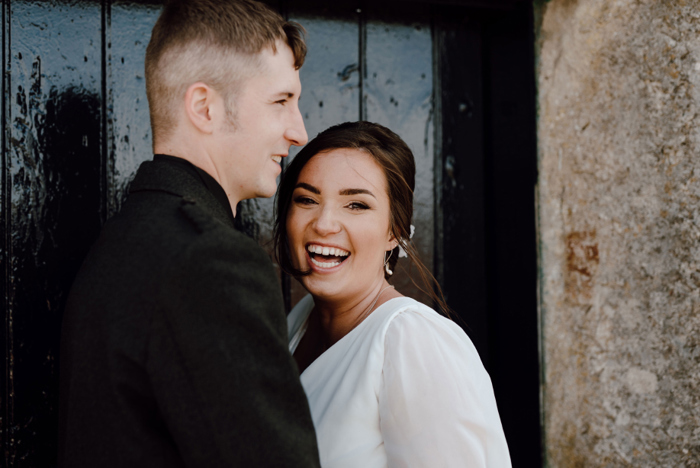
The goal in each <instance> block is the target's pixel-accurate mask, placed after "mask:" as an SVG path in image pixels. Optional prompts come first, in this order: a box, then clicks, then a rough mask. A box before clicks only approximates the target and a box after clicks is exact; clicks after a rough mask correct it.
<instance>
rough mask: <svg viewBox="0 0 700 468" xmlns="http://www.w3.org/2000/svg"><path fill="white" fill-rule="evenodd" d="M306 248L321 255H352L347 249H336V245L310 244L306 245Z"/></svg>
mask: <svg viewBox="0 0 700 468" xmlns="http://www.w3.org/2000/svg"><path fill="white" fill-rule="evenodd" d="M306 250H308V251H309V252H310V253H315V254H319V255H325V256H328V255H332V256H334V257H347V256H348V255H350V252H348V251H347V250H343V249H336V248H335V247H323V246H320V245H314V244H310V245H308V246H307V247H306Z"/></svg>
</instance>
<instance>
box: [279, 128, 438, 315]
mask: <svg viewBox="0 0 700 468" xmlns="http://www.w3.org/2000/svg"><path fill="white" fill-rule="evenodd" d="M343 148H349V149H357V150H360V151H364V152H366V153H368V154H370V155H371V156H372V157H373V158H374V160H375V161H376V162H377V164H379V166H380V167H381V168H382V170H383V171H384V174H385V176H386V181H387V191H388V195H389V213H390V215H389V216H390V219H389V226H390V229H391V233H392V234H393V236H394V237H395V238H396V239H397V240H398V242H399V245H398V246H397V247H396V248H395V249H394V250H393V251H392V252H391V256H390V258H389V268H390V269H392V270H393V269H394V267H395V265H396V262H397V260H398V257H399V246H400V247H402V248H403V250H404V251H405V252H406V255H407V256H408V258H409V259H410V261H411V262H412V263H413V265H414V266H415V267H416V268H417V270H418V274H419V275H420V277H421V282H422V283H423V284H422V285H419V284H416V282H415V281H414V284H415V285H416V287H417V288H418V289H420V290H421V291H423V292H425V293H426V294H427V295H429V296H430V298H431V299H433V301H435V303H436V305H437V307H438V308H439V309H440V311H441V312H442V313H443V314H445V315H448V316H449V315H450V309H449V307H448V306H447V304H446V303H445V299H444V296H443V295H442V290H441V288H440V285H439V284H438V282H437V280H436V279H435V277H434V276H433V275H432V273H430V271H429V270H428V268H427V267H426V266H425V265H424V264H423V262H421V261H420V258H419V257H418V252H417V251H416V249H415V247H414V246H413V243H412V242H411V239H410V238H411V218H412V217H413V189H414V187H415V179H416V164H415V160H414V158H413V152H411V149H410V148H409V147H408V145H406V143H405V142H404V141H403V140H402V139H401V137H399V136H398V135H397V134H396V133H394V132H392V131H391V130H389V129H388V128H386V127H383V126H381V125H379V124H376V123H372V122H363V121H360V122H346V123H343V124H340V125H336V126H333V127H331V128H329V129H327V130H325V131H323V132H321V133H319V134H318V136H317V137H316V138H314V139H313V140H311V141H310V142H309V143H308V144H307V145H306V146H305V147H304V148H303V149H302V150H301V151H300V152H299V154H297V155H296V156H295V157H294V160H293V161H292V162H291V164H290V165H289V166H288V167H287V169H285V171H284V173H283V174H282V179H281V181H280V185H279V189H278V190H277V197H276V199H275V207H276V211H277V217H276V219H275V229H274V243H275V256H276V259H277V262H278V263H279V265H280V267H281V268H282V270H283V271H285V272H286V273H288V274H290V275H292V276H295V277H301V276H305V275H308V274H309V272H308V271H301V270H298V269H296V268H295V267H294V265H293V264H292V261H291V258H290V252H289V246H288V244H287V213H288V212H289V206H290V204H291V200H292V193H293V192H294V187H295V186H296V183H297V180H298V179H299V174H300V173H301V170H302V169H303V167H304V166H305V165H306V163H308V162H309V160H310V159H311V158H313V157H314V156H317V155H321V154H322V153H327V152H329V151H331V150H334V149H343ZM385 277H386V279H387V280H388V279H389V275H386V274H385Z"/></svg>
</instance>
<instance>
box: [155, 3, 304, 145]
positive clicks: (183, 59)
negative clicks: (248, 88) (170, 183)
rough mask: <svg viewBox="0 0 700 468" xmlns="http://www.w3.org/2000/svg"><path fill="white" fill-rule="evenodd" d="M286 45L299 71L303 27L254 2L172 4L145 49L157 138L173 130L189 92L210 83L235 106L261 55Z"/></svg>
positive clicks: (302, 50) (164, 10)
mask: <svg viewBox="0 0 700 468" xmlns="http://www.w3.org/2000/svg"><path fill="white" fill-rule="evenodd" d="M277 41H282V42H283V43H285V44H287V45H288V46H289V47H290V49H291V50H292V53H293V54H294V65H295V67H296V68H297V69H299V68H300V67H301V66H302V65H303V63H304V58H305V57H306V43H305V42H304V29H303V28H302V27H301V26H300V25H299V24H297V23H294V22H289V21H285V20H284V18H282V17H281V16H280V15H279V14H278V13H276V12H275V11H273V10H271V9H270V8H269V7H267V6H266V5H264V4H262V3H260V2H256V1H254V0H170V1H168V2H166V4H165V6H164V7H163V11H162V12H161V14H160V17H159V18H158V21H157V22H156V24H155V26H154V27H153V32H152V34H151V41H150V42H149V43H148V48H147V49H146V94H147V96H148V104H149V109H150V114H151V128H152V130H153V138H154V140H155V138H156V137H159V138H160V137H167V136H168V135H169V134H171V132H172V131H173V130H174V129H175V125H176V117H177V116H176V114H177V110H176V109H177V106H178V105H179V104H180V102H181V101H182V99H183V98H184V96H185V92H186V91H187V88H188V87H189V86H190V85H191V84H193V83H196V82H198V81H201V82H203V83H206V84H207V85H209V86H211V87H212V88H213V89H215V90H216V91H217V92H219V93H221V94H222V95H223V96H224V99H225V100H226V103H227V105H226V108H227V116H228V120H229V121H230V122H231V123H233V120H234V116H233V115H232V112H231V108H232V106H231V102H232V100H233V98H234V97H235V94H236V92H237V91H238V90H240V88H241V85H242V83H243V81H244V80H246V79H247V78H248V77H249V76H251V75H252V74H253V73H254V72H255V71H256V70H257V67H258V66H259V55H258V54H259V53H260V52H261V51H262V50H263V49H265V48H268V47H269V48H271V49H272V50H273V51H274V52H276V51H277V49H276V46H275V44H276V42H277Z"/></svg>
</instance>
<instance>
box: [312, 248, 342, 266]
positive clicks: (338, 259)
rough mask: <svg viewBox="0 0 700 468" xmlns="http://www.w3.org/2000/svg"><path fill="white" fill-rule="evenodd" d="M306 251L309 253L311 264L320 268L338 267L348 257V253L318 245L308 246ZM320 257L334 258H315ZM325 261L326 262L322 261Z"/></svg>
mask: <svg viewBox="0 0 700 468" xmlns="http://www.w3.org/2000/svg"><path fill="white" fill-rule="evenodd" d="M306 250H308V251H309V254H310V255H309V258H310V259H311V262H312V263H313V264H314V265H316V266H318V267H320V268H333V267H335V266H338V265H340V264H341V263H343V261H344V260H345V259H346V258H347V256H348V255H350V252H348V251H347V250H343V249H338V248H335V247H323V246H320V245H313V244H311V245H308V246H307V247H306ZM317 256H320V257H335V258H317ZM322 260H327V261H325V262H324V261H322Z"/></svg>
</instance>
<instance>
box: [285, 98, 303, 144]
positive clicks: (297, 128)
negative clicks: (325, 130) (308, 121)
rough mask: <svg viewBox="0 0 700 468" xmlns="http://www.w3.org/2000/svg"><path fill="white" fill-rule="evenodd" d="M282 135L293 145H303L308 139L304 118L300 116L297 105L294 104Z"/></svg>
mask: <svg viewBox="0 0 700 468" xmlns="http://www.w3.org/2000/svg"><path fill="white" fill-rule="evenodd" d="M284 136H285V138H286V139H287V140H288V141H289V142H290V143H291V144H293V145H294V146H304V145H305V144H306V142H308V141H309V136H308V135H307V134H306V127H305V126H304V118H303V117H302V116H301V111H300V110H299V106H298V105H295V106H294V111H293V113H292V116H291V120H290V122H289V126H287V131H286V132H285V135H284Z"/></svg>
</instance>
